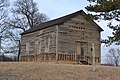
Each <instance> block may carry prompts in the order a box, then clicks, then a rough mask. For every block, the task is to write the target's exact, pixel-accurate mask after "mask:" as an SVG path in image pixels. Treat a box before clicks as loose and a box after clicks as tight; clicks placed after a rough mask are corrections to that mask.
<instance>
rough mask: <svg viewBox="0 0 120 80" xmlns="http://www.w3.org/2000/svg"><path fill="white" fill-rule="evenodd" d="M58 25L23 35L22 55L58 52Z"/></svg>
mask: <svg viewBox="0 0 120 80" xmlns="http://www.w3.org/2000/svg"><path fill="white" fill-rule="evenodd" d="M55 42H56V27H55V26H53V27H49V28H45V29H43V30H40V31H36V32H33V33H29V34H25V35H22V39H21V56H26V55H37V54H41V53H55V52H56V43H55Z"/></svg>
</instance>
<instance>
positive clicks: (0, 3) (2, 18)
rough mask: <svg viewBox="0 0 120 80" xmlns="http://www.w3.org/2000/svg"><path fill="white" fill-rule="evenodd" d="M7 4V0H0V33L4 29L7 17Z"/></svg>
mask: <svg viewBox="0 0 120 80" xmlns="http://www.w3.org/2000/svg"><path fill="white" fill-rule="evenodd" d="M8 6H9V1H8V0H0V33H3V32H4V31H5V30H6V26H5V22H6V18H7V7H8Z"/></svg>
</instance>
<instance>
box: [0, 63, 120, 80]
mask: <svg viewBox="0 0 120 80" xmlns="http://www.w3.org/2000/svg"><path fill="white" fill-rule="evenodd" d="M0 80H120V67H108V66H96V71H95V72H93V71H92V66H88V65H86V66H85V65H72V64H54V63H45V62H4V63H3V62H1V63H0Z"/></svg>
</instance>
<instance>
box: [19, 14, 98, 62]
mask: <svg viewBox="0 0 120 80" xmlns="http://www.w3.org/2000/svg"><path fill="white" fill-rule="evenodd" d="M56 26H58V35H57V29H56ZM56 36H58V37H57V38H56ZM56 39H58V40H56ZM21 40H22V45H21V48H22V49H21V56H26V55H38V54H41V53H56V50H58V51H57V52H58V54H60V53H62V54H63V53H64V54H70V53H76V54H77V57H78V58H79V57H81V56H82V52H84V55H83V56H82V57H83V58H84V60H86V61H89V62H92V43H93V42H94V43H95V53H96V60H97V61H98V62H100V30H99V28H98V27H97V26H96V25H95V24H94V23H93V22H92V21H90V20H89V19H88V18H87V17H86V16H83V15H77V16H75V17H74V18H71V19H70V20H67V21H66V22H64V23H63V24H59V25H55V26H51V27H48V28H45V29H42V30H39V31H36V32H32V33H29V34H25V35H22V39H21ZM56 41H57V43H58V47H57V48H58V49H57V48H56ZM82 48H84V50H82ZM28 50H29V51H28ZM79 55H81V56H79Z"/></svg>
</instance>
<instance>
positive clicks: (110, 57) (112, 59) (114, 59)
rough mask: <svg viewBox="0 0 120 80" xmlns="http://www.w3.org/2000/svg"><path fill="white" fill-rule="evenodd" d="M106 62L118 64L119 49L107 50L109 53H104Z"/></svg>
mask: <svg viewBox="0 0 120 80" xmlns="http://www.w3.org/2000/svg"><path fill="white" fill-rule="evenodd" d="M106 57H107V58H106V63H107V64H109V65H115V66H119V64H120V49H113V48H111V49H110V50H109V54H107V55H106Z"/></svg>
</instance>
